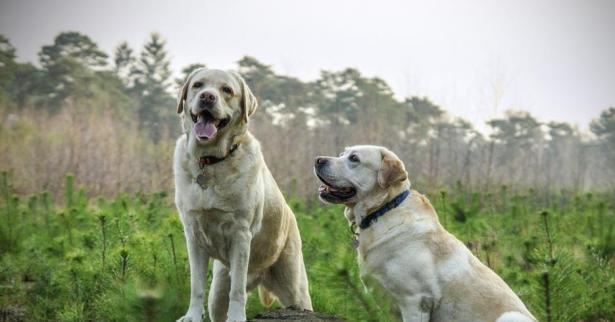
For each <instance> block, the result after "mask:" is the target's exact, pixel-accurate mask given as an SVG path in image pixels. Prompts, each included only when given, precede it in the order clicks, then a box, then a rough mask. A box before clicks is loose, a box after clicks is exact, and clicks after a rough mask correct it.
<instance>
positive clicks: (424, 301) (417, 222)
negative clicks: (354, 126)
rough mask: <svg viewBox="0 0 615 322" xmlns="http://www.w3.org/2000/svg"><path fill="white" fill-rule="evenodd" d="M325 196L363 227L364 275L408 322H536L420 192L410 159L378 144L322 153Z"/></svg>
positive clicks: (319, 162)
mask: <svg viewBox="0 0 615 322" xmlns="http://www.w3.org/2000/svg"><path fill="white" fill-rule="evenodd" d="M314 172H315V174H316V176H317V177H318V178H319V179H320V180H321V181H322V183H323V185H322V186H321V187H320V189H319V194H320V199H321V200H322V201H324V202H327V203H341V204H344V205H346V209H345V212H344V213H345V215H346V218H347V219H348V220H349V221H350V222H351V223H352V224H353V225H356V226H357V227H359V229H360V232H359V237H358V242H359V245H358V253H359V254H358V255H359V256H358V257H359V266H360V271H361V276H362V277H367V276H370V277H372V278H374V279H375V280H376V281H377V282H378V284H380V285H381V286H382V287H383V288H384V289H385V290H386V291H387V292H388V293H389V294H390V295H391V296H392V297H393V299H394V300H395V302H396V303H397V305H398V307H399V309H400V310H401V314H402V318H403V321H404V322H410V321H424V322H426V321H431V322H462V321H463V322H483V321H484V322H487V321H488V322H494V321H495V322H513V321H515V322H531V321H536V319H535V318H534V317H533V316H532V314H531V313H530V312H529V311H528V310H527V308H526V307H525V305H523V303H522V302H521V300H520V299H519V297H517V295H516V294H515V293H514V292H513V291H512V290H511V289H510V288H509V287H508V285H506V283H505V282H504V281H503V280H502V279H501V278H500V277H499V276H498V275H497V274H496V273H494V272H493V271H492V270H491V269H489V268H488V267H487V266H485V265H483V264H482V263H481V262H480V261H479V260H478V259H477V258H476V257H475V256H474V255H472V253H471V252H470V250H468V249H467V248H466V247H465V245H464V244H463V243H461V242H460V241H459V240H457V238H455V237H454V236H453V235H451V234H449V233H448V232H447V231H446V230H445V229H444V228H443V227H442V226H441V225H440V222H439V221H438V217H437V215H436V212H435V210H434V209H433V207H432V206H431V204H430V203H429V200H427V198H425V197H424V196H423V195H421V194H419V193H418V192H416V191H414V190H412V191H411V190H410V181H409V180H408V175H407V173H406V170H405V167H404V164H403V163H402V162H401V160H400V159H399V158H398V157H397V156H396V155H395V154H394V153H393V152H391V151H389V150H387V149H386V148H383V147H378V146H354V147H350V148H347V149H346V151H345V152H344V153H343V154H342V155H341V156H340V157H338V158H335V157H318V158H317V159H316V165H315V168H314Z"/></svg>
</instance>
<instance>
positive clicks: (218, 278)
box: [207, 260, 231, 322]
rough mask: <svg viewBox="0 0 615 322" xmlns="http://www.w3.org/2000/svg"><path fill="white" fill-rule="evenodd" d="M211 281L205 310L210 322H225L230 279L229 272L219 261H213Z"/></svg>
mask: <svg viewBox="0 0 615 322" xmlns="http://www.w3.org/2000/svg"><path fill="white" fill-rule="evenodd" d="M213 274H214V275H213V280H212V282H211V287H210V288H209V300H208V301H207V310H208V311H209V319H210V320H211V321H212V322H224V321H226V311H227V310H228V301H229V297H228V296H229V290H230V289H231V277H230V276H229V270H228V268H227V267H226V266H224V264H222V263H221V262H219V261H217V260H216V261H214V268H213Z"/></svg>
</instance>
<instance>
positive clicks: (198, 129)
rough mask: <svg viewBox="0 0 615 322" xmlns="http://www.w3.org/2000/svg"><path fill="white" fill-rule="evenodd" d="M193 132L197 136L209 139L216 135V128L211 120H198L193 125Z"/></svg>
mask: <svg viewBox="0 0 615 322" xmlns="http://www.w3.org/2000/svg"><path fill="white" fill-rule="evenodd" d="M194 132H195V133H196V135H197V136H198V137H199V138H206V139H211V138H213V137H214V135H216V133H217V132H218V129H217V128H216V126H215V125H214V123H213V122H210V121H209V122H206V121H199V122H198V123H196V124H195V125H194Z"/></svg>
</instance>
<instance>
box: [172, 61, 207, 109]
mask: <svg viewBox="0 0 615 322" xmlns="http://www.w3.org/2000/svg"><path fill="white" fill-rule="evenodd" d="M203 69H205V67H202V68H197V69H195V70H193V71H192V72H191V73H190V74H189V75H188V77H186V81H185V82H184V85H183V86H182V88H181V89H180V90H179V96H178V97H177V114H180V113H181V112H183V111H184V102H185V101H186V95H188V88H189V87H190V81H191V80H192V77H193V76H194V74H196V73H197V72H199V71H201V70H203Z"/></svg>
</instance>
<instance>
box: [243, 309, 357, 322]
mask: <svg viewBox="0 0 615 322" xmlns="http://www.w3.org/2000/svg"><path fill="white" fill-rule="evenodd" d="M277 321H305V322H307V321H309V322H319V321H337V322H344V321H345V320H343V319H341V318H339V317H337V316H332V315H327V314H324V313H318V312H312V311H306V310H290V309H281V310H276V311H270V312H265V313H261V314H259V315H257V316H255V317H254V319H252V320H250V322H277Z"/></svg>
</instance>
